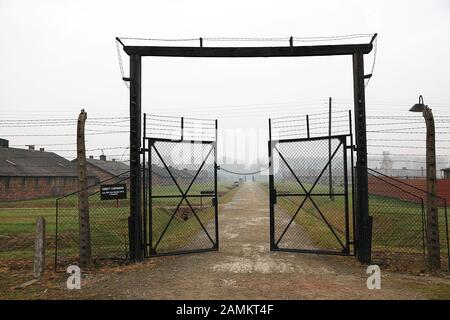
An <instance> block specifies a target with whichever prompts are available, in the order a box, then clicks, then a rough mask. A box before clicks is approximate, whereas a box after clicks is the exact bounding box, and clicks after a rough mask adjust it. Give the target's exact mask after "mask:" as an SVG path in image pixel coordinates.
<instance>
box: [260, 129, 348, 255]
mask: <svg viewBox="0 0 450 320" xmlns="http://www.w3.org/2000/svg"><path fill="white" fill-rule="evenodd" d="M270 129H271V128H270V126H269V130H270ZM270 136H272V134H270ZM347 138H349V139H350V141H349V143H350V144H351V143H352V134H351V133H350V134H340V135H333V136H320V137H307V138H292V139H280V140H269V141H268V147H269V157H270V159H271V161H272V159H273V150H274V149H275V144H277V143H289V142H307V141H324V140H328V141H330V140H331V139H338V140H339V142H340V144H339V146H338V147H337V148H336V150H335V151H334V152H333V154H332V156H331V158H329V159H328V161H327V163H326V164H325V166H324V167H323V169H322V171H321V173H320V174H319V175H318V176H317V179H316V181H315V183H314V184H313V186H312V188H310V190H309V191H307V190H306V189H305V187H304V186H303V184H302V182H301V181H300V180H299V179H298V177H297V175H296V174H295V173H294V172H293V171H292V169H291V168H290V165H289V163H288V162H287V161H286V160H285V159H284V157H283V155H282V154H281V152H280V151H279V150H277V152H278V154H279V155H280V157H281V161H284V162H285V163H286V165H287V166H288V167H289V170H290V171H291V173H292V174H293V175H294V177H295V179H296V180H297V183H298V184H299V185H300V186H301V187H302V189H303V190H304V191H305V192H306V193H305V194H301V195H298V196H304V197H305V201H306V199H307V198H309V199H310V200H311V201H312V199H311V196H314V193H311V191H313V189H314V187H315V186H316V185H317V182H318V181H319V179H320V177H321V176H322V175H323V173H324V172H325V170H326V169H327V167H328V166H331V160H332V159H333V158H334V156H335V155H336V154H337V152H338V151H339V149H340V148H342V153H343V167H344V193H343V194H336V193H326V194H320V195H321V196H324V195H325V196H329V195H334V196H339V197H344V201H345V202H344V209H345V210H344V211H345V212H344V224H345V225H344V227H345V245H346V247H344V246H343V251H342V252H339V251H333V250H327V249H324V250H321V249H317V250H316V249H301V248H279V247H278V243H279V242H280V240H281V238H282V237H283V236H284V234H285V233H286V231H287V230H288V229H289V227H290V225H291V223H292V222H293V221H294V218H295V215H294V216H293V217H292V219H291V221H290V222H289V224H288V225H287V226H286V228H285V230H284V231H283V234H282V235H281V237H280V238H279V239H278V241H277V243H275V240H276V239H275V212H276V211H275V204H276V203H277V200H276V198H277V197H282V196H284V195H283V194H281V195H277V192H276V189H275V183H274V178H273V177H274V172H273V165H271V166H270V169H269V170H270V176H269V177H270V179H269V198H270V250H271V251H285V252H299V253H315V254H328V255H342V256H351V255H354V254H355V250H353V254H352V252H351V250H350V246H351V245H352V244H354V243H353V242H352V241H351V238H350V207H349V192H348V179H349V174H348V159H347V157H348V151H349V150H350V151H351V152H353V146H352V145H349V144H348V143H347ZM350 168H351V170H352V171H353V163H351V166H350ZM350 176H351V177H350V179H352V174H351V175H350ZM352 187H353V186H352ZM290 195H292V194H290ZM295 195H296V194H294V195H293V196H295ZM303 204H304V203H302V204H301V205H300V206H299V209H300V208H301V207H302V206H303ZM314 206H315V207H316V209H317V211H318V212H319V213H320V215H321V216H322V218H323V219H324V221H325V223H326V224H327V225H328V227H329V228H330V229H331V231H332V232H333V234H334V235H335V237H336V238H337V236H336V234H335V233H334V230H333V228H332V227H331V226H330V225H329V223H328V221H327V220H326V219H325V218H324V216H323V214H322V212H321V211H320V210H319V208H318V206H317V205H316V204H315V203H314ZM298 213H299V211H297V213H296V215H297V214H298ZM352 215H354V213H353V212H352ZM352 221H353V219H352ZM354 227H355V226H354V225H353V228H354ZM337 239H338V241H339V243H340V244H341V245H342V243H341V241H340V240H339V238H337Z"/></svg>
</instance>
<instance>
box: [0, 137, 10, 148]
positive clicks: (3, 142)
mask: <svg viewBox="0 0 450 320" xmlns="http://www.w3.org/2000/svg"><path fill="white" fill-rule="evenodd" d="M0 148H9V141H8V140H6V139H1V138H0Z"/></svg>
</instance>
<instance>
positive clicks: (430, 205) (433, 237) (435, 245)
mask: <svg viewBox="0 0 450 320" xmlns="http://www.w3.org/2000/svg"><path fill="white" fill-rule="evenodd" d="M409 111H411V112H422V115H423V117H424V119H425V124H426V127H427V142H426V148H427V150H426V164H427V170H426V175H427V198H426V203H427V217H426V239H427V257H428V263H429V266H430V269H431V270H438V269H440V266H441V259H440V245H439V223H438V210H437V203H436V139H435V129H434V118H433V112H432V111H431V109H430V108H428V106H427V105H425V104H424V103H423V97H422V96H419V103H416V104H415V105H414V106H413V107H412V108H411V109H410V110H409Z"/></svg>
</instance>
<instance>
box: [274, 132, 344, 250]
mask: <svg viewBox="0 0 450 320" xmlns="http://www.w3.org/2000/svg"><path fill="white" fill-rule="evenodd" d="M342 139H345V137H344V138H342ZM329 146H330V147H331V156H332V158H331V161H330V163H331V165H329ZM344 148H345V145H344V144H343V143H342V140H341V139H340V138H331V139H328V138H326V139H312V140H293V141H279V142H276V143H275V144H274V148H273V154H272V155H273V166H274V168H273V170H274V189H275V192H276V198H277V199H276V204H275V210H274V211H275V212H274V229H275V231H274V238H275V243H276V244H277V246H278V248H280V249H299V250H311V251H330V252H336V253H340V252H344V251H346V250H348V249H349V246H348V243H347V242H348V237H349V234H348V233H349V232H350V231H349V224H348V220H347V219H348V210H347V209H346V201H348V197H347V196H346V193H345V181H346V180H345V170H347V169H346V168H345V162H344V156H345V152H346V151H344V150H345V149H344ZM330 167H331V175H330V170H329V169H330ZM330 183H331V184H330Z"/></svg>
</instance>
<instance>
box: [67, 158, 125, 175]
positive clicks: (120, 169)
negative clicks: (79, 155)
mask: <svg viewBox="0 0 450 320" xmlns="http://www.w3.org/2000/svg"><path fill="white" fill-rule="evenodd" d="M74 161H76V159H75V160H74ZM86 161H87V163H89V164H91V165H93V166H95V167H97V168H99V169H100V170H103V171H105V172H107V173H109V174H111V175H113V176H118V175H120V176H121V177H129V176H130V173H129V171H130V166H129V165H127V164H126V163H123V162H121V161H115V160H114V161H108V160H101V159H92V158H87V159H86Z"/></svg>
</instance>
